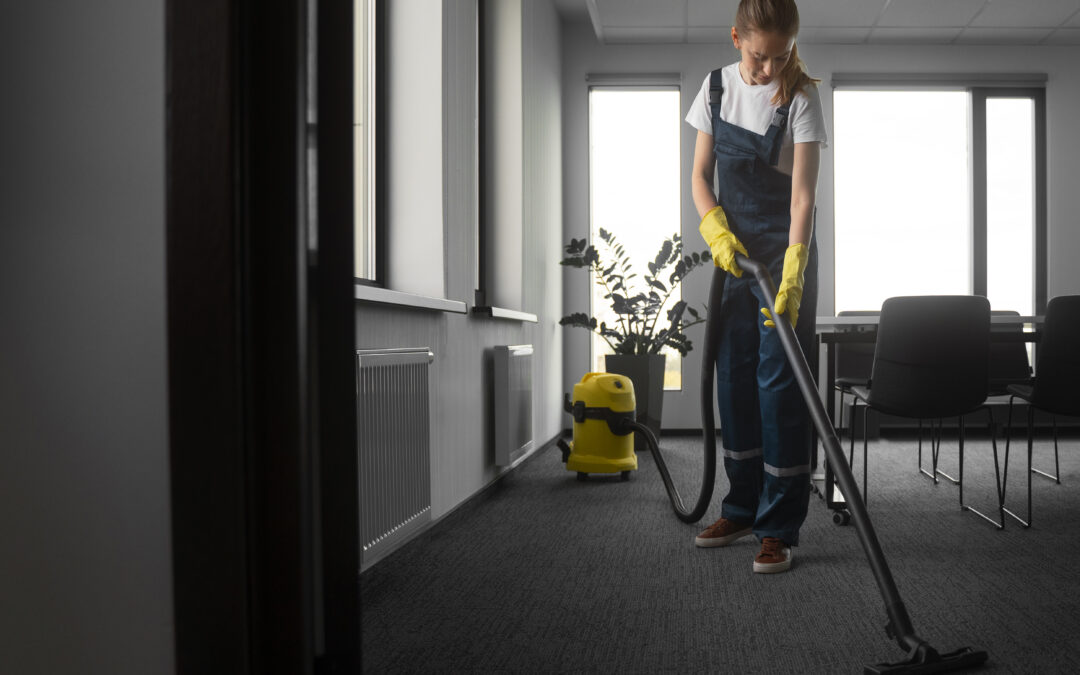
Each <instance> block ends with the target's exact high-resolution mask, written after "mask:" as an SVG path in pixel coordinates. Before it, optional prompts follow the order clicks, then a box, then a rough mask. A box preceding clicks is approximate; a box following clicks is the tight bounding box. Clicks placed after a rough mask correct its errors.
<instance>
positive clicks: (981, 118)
mask: <svg viewBox="0 0 1080 675" xmlns="http://www.w3.org/2000/svg"><path fill="white" fill-rule="evenodd" d="M986 198H987V192H986V91H985V90H983V89H978V88H975V89H972V90H971V199H972V202H971V256H972V259H971V277H972V278H971V292H972V293H973V294H974V295H983V296H985V295H986V294H987V282H986V267H987V264H986V238H987V235H986Z"/></svg>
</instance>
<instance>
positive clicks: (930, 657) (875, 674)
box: [863, 647, 987, 675]
mask: <svg viewBox="0 0 1080 675" xmlns="http://www.w3.org/2000/svg"><path fill="white" fill-rule="evenodd" d="M986 658H987V654H986V652H984V651H982V650H975V649H972V648H971V647H963V648H961V649H957V650H956V651H953V652H949V653H947V654H939V653H938V652H936V651H935V650H933V649H919V650H916V653H915V654H913V655H912V656H911V657H910V658H908V659H905V660H903V661H897V662H896V663H879V664H877V665H873V666H867V667H866V669H865V670H864V671H863V672H864V673H866V675H928V674H929V673H948V672H952V671H955V670H967V669H968V668H977V667H979V666H981V665H982V664H983V663H985V662H986Z"/></svg>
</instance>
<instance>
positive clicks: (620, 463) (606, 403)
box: [559, 373, 638, 480]
mask: <svg viewBox="0 0 1080 675" xmlns="http://www.w3.org/2000/svg"><path fill="white" fill-rule="evenodd" d="M635 407H636V406H635V400H634V384H633V383H632V382H631V381H630V378H629V377H626V376H625V375H614V374H612V373H586V374H585V376H584V377H583V378H581V382H578V383H577V384H575V385H574V393H573V400H572V401H571V397H570V396H567V397H566V399H565V401H564V408H565V410H566V411H567V412H569V413H570V414H571V415H573V417H574V440H573V441H571V442H570V444H569V445H567V444H565V443H563V442H562V441H560V442H559V445H560V446H561V447H562V448H563V461H565V462H566V469H567V470H568V471H577V472H578V478H580V479H584V478H585V477H586V476H587V475H588V474H590V473H620V472H621V473H622V478H623V480H626V479H628V478H629V477H630V472H631V471H634V470H636V469H637V468H638V463H637V455H636V454H634V435H633V433H632V432H631V429H630V427H629V426H628V424H627V423H628V422H633V421H634V409H635Z"/></svg>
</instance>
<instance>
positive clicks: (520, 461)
mask: <svg viewBox="0 0 1080 675" xmlns="http://www.w3.org/2000/svg"><path fill="white" fill-rule="evenodd" d="M562 437H563V433H562V432H560V433H558V434H556V435H555V436H552V437H551V440H549V441H547V442H546V443H543V444H542V445H540V446H539V447H534V448H533V449H532V450H530V451H529V452H527V453H524V454H523V455H522V456H521V457H519V458H517V459H516V460H514V463H513V464H511V465H510V466H508V467H505V468H503V469H502V470H501V471H499V473H498V475H497V476H495V477H494V478H492V479H491V480H490V481H488V482H487V483H486V484H485V485H484V486H483V487H481V488H480V489H479V490H477V491H476V492H474V493H473V494H472V495H471V496H469V497H467V498H466V499H463V500H462V501H461V502H459V503H458V504H457V505H456V506H453V507H452V508H450V510H449V511H447V512H446V513H444V514H442V515H441V516H439V517H438V518H436V519H433V520H428V521H427V522H425V523H424V524H423V525H420V526H418V527H416V528H414V529H412V530H411V531H410V532H409V533H408V536H404V537H401V538H399V539H398V540H397V541H396V542H395V543H394V544H393V545H392V546H390V547H387V549H386V551H385V552H384V553H382V554H381V555H379V557H378V558H376V559H374V560H371V561H369V562H368V563H367V564H364V565H362V566H361V567H360V574H361V575H363V574H364V573H365V572H367V571H368V570H370V569H372V568H373V567H375V566H376V565H378V564H379V563H381V562H383V561H384V560H386V559H387V558H388V557H390V556H392V555H393V554H394V552H395V551H397V550H398V549H400V548H401V547H402V546H405V545H406V544H408V543H409V542H412V541H415V540H416V539H418V538H419V537H421V536H423V535H424V533H425V532H428V531H429V530H431V529H432V528H433V527H437V526H438V525H439V524H440V523H442V522H443V521H444V520H446V518H448V517H449V516H451V515H453V514H455V513H457V512H458V510H459V509H461V508H462V507H464V506H466V505H470V504H476V503H478V502H479V501H481V500H483V499H484V498H485V497H486V496H487V495H488V493H490V492H491V491H492V490H493V489H494V488H495V487H496V486H497V485H498V483H499V481H501V480H502V479H503V478H504V477H506V476H507V475H509V474H510V473H512V472H513V471H515V470H516V469H518V468H519V467H521V466H522V465H524V464H526V463H528V462H530V461H532V459H533V458H534V457H537V456H538V455H542V454H544V451H545V450H548V449H550V448H552V447H554V446H555V443H556V442H557V441H558V440H559V439H560V438H562Z"/></svg>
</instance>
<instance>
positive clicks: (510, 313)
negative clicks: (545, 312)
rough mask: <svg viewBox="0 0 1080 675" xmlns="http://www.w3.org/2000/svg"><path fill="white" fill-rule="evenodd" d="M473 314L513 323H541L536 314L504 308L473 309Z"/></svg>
mask: <svg viewBox="0 0 1080 675" xmlns="http://www.w3.org/2000/svg"><path fill="white" fill-rule="evenodd" d="M472 312H473V314H482V315H484V316H490V317H491V318H493V319H510V320H511V321H527V322H529V323H538V322H539V319H538V318H537V317H536V315H535V314H529V313H528V312H519V311H517V310H516V309H505V308H503V307H487V306H485V307H473V309H472Z"/></svg>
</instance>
